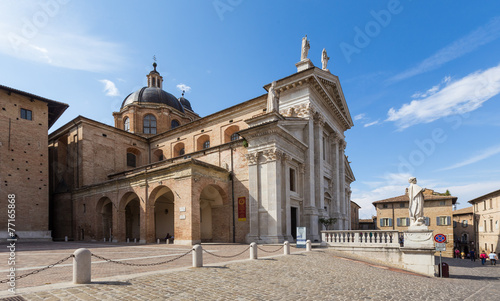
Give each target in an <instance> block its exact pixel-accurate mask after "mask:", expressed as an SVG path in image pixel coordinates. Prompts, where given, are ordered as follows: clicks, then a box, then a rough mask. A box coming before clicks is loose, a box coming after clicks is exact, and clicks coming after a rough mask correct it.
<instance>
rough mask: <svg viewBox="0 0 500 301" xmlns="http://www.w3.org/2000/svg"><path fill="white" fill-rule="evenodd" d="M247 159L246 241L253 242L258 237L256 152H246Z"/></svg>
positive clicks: (257, 155)
mask: <svg viewBox="0 0 500 301" xmlns="http://www.w3.org/2000/svg"><path fill="white" fill-rule="evenodd" d="M246 158H247V160H248V207H249V211H250V212H249V214H248V217H249V222H250V223H249V224H250V232H249V234H248V236H247V242H248V243H251V242H255V241H257V240H258V239H259V178H260V177H259V172H258V165H257V162H258V158H259V154H258V153H257V152H254V153H249V154H246Z"/></svg>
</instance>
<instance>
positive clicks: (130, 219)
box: [114, 192, 142, 241]
mask: <svg viewBox="0 0 500 301" xmlns="http://www.w3.org/2000/svg"><path fill="white" fill-rule="evenodd" d="M141 212H142V209H141V204H140V199H139V197H138V196H137V194H136V193H135V192H127V193H125V194H124V195H123V196H122V198H121V200H120V205H119V206H118V214H117V219H115V220H117V224H118V225H117V227H116V228H117V231H114V232H116V238H117V240H118V241H126V239H127V238H128V239H130V240H131V241H133V240H134V238H135V239H137V240H140V239H141Z"/></svg>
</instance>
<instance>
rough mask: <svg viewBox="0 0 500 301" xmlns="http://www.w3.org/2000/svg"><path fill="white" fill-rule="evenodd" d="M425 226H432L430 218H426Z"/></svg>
mask: <svg viewBox="0 0 500 301" xmlns="http://www.w3.org/2000/svg"><path fill="white" fill-rule="evenodd" d="M425 225H426V226H430V225H431V219H430V218H428V217H426V218H425Z"/></svg>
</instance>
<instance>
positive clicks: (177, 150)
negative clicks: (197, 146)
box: [173, 142, 186, 157]
mask: <svg viewBox="0 0 500 301" xmlns="http://www.w3.org/2000/svg"><path fill="white" fill-rule="evenodd" d="M173 153H174V155H173V157H179V156H184V154H185V153H186V150H185V145H184V143H182V142H179V143H177V144H176V145H175V146H174V151H173Z"/></svg>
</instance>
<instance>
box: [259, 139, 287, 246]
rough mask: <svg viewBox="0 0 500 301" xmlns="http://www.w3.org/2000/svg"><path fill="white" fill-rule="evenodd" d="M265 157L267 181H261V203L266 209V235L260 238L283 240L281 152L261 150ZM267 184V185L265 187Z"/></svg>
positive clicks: (271, 240)
mask: <svg viewBox="0 0 500 301" xmlns="http://www.w3.org/2000/svg"><path fill="white" fill-rule="evenodd" d="M263 155H264V157H265V158H266V163H265V165H266V172H267V181H263V183H262V187H263V189H262V194H263V197H262V204H263V207H264V209H266V211H267V235H265V236H266V237H263V236H262V235H261V239H264V240H265V242H269V243H278V242H282V241H283V232H282V213H281V209H282V208H281V203H282V201H283V198H282V193H281V192H282V191H281V189H282V187H281V177H280V171H281V164H282V163H281V156H282V155H283V152H282V151H280V150H277V149H268V150H265V151H263ZM266 186H267V187H266ZM266 196H267V197H266Z"/></svg>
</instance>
